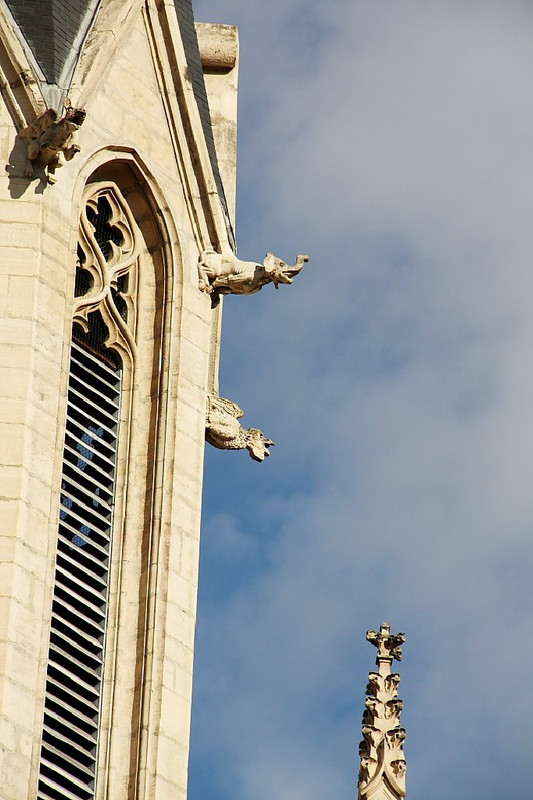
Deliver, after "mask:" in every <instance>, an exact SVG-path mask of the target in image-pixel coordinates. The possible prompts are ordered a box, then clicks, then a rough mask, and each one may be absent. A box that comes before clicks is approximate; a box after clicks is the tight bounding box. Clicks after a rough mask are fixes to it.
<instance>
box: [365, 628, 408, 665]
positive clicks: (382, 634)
mask: <svg viewBox="0 0 533 800" xmlns="http://www.w3.org/2000/svg"><path fill="white" fill-rule="evenodd" d="M366 638H367V641H369V642H371V643H372V644H373V645H374V646H375V647H377V649H378V654H377V656H376V664H379V661H380V660H382V659H387V660H390V662H391V663H392V661H393V660H394V659H396V661H401V660H402V648H401V646H400V645H402V644H403V643H404V642H405V634H404V633H394V634H391V632H390V625H389V623H388V622H383V623H382V625H381V627H380V629H379V632H377V631H367V632H366Z"/></svg>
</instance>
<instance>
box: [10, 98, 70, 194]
mask: <svg viewBox="0 0 533 800" xmlns="http://www.w3.org/2000/svg"><path fill="white" fill-rule="evenodd" d="M84 120H85V111H84V110H83V108H72V107H70V106H67V109H66V111H65V114H64V115H63V116H62V117H61V119H59V114H58V112H57V111H56V110H55V109H53V108H49V109H48V110H47V111H45V112H44V114H41V115H40V116H39V117H37V119H36V120H35V122H32V124H31V125H28V127H27V128H24V129H23V130H21V131H19V134H18V135H19V136H20V138H21V139H23V141H24V142H25V144H26V148H27V155H26V167H25V170H24V175H25V177H26V178H32V177H33V175H34V167H42V168H43V169H44V170H45V172H46V177H47V179H48V182H49V183H55V178H54V175H53V173H54V171H55V169H56V168H57V167H60V166H62V163H63V159H64V160H65V161H70V160H71V159H72V158H74V156H75V155H76V153H79V151H80V148H79V147H78V145H76V144H73V143H72V137H73V135H74V134H75V133H76V131H77V130H79V128H80V127H81V125H83V122H84Z"/></svg>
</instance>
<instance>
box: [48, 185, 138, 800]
mask: <svg viewBox="0 0 533 800" xmlns="http://www.w3.org/2000/svg"><path fill="white" fill-rule="evenodd" d="M135 230H136V229H135V224H134V221H133V218H132V216H131V213H130V211H129V208H128V206H127V204H126V202H125V200H124V198H123V197H122V195H121V193H120V192H119V190H118V188H117V187H116V186H115V185H114V184H112V183H105V182H104V183H97V184H91V185H89V186H88V187H87V190H86V192H85V194H84V198H83V206H82V213H81V219H80V231H79V244H78V249H77V259H76V278H75V287H74V308H73V329H72V344H71V353H70V362H69V381H68V400H67V411H66V428H65V440H64V450H63V467H62V476H61V491H60V511H59V522H58V540H57V556H56V571H55V580H54V591H53V606H52V621H51V630H50V645H49V652H48V666H47V681H46V692H45V709H44V722H43V734H42V749H41V759H40V771H39V789H38V798H39V800H62V799H63V798H70V800H77V799H79V800H92V798H94V796H95V780H96V770H97V759H98V743H99V723H100V706H101V695H102V683H103V668H104V657H105V637H106V626H107V616H108V614H107V606H108V593H109V574H110V561H111V549H112V539H113V527H114V521H113V515H114V500H115V489H116V465H117V452H118V436H119V426H120V416H121V395H122V382H123V370H124V366H125V365H126V364H127V365H128V368H129V369H130V370H131V369H132V368H133V362H134V353H135V327H136V296H135V288H136V281H137V268H138V263H137V262H138V256H139V244H138V240H137V237H136V235H135Z"/></svg>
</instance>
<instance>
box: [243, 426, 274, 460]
mask: <svg viewBox="0 0 533 800" xmlns="http://www.w3.org/2000/svg"><path fill="white" fill-rule="evenodd" d="M245 435H246V449H247V450H248V452H249V453H250V455H251V457H252V458H253V459H254V461H264V460H265V458H266V457H267V456H269V455H270V451H269V449H268V448H269V447H272V445H273V444H274V442H273V441H272V439H267V437H266V436H265V434H264V433H263V431H260V430H259V428H249V429H248V430H247V431H245Z"/></svg>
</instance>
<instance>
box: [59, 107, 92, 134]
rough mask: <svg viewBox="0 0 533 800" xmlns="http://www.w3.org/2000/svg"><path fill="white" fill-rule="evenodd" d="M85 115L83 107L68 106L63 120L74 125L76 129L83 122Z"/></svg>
mask: <svg viewBox="0 0 533 800" xmlns="http://www.w3.org/2000/svg"><path fill="white" fill-rule="evenodd" d="M86 116H87V114H86V112H85V109H83V108H72V106H71V107H69V108H67V110H66V111H65V116H64V120H65V122H68V123H69V124H70V125H74V126H75V128H76V130H77V129H78V128H79V127H80V126H81V125H83V123H84V122H85V117H86Z"/></svg>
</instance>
